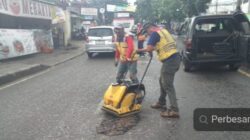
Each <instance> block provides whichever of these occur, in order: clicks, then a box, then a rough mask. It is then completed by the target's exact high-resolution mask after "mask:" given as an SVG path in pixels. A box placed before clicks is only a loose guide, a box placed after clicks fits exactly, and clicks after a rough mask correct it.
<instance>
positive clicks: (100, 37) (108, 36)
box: [86, 26, 115, 58]
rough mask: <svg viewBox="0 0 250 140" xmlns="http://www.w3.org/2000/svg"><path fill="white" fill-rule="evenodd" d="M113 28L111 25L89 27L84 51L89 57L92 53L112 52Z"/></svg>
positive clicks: (113, 45)
mask: <svg viewBox="0 0 250 140" xmlns="http://www.w3.org/2000/svg"><path fill="white" fill-rule="evenodd" d="M114 38H115V33H114V28H113V27H111V26H96V27H91V28H90V29H89V31H88V39H87V44H86V52H87V54H88V57H89V58H91V57H92V54H93V53H114V52H115V44H114V41H115V40H114Z"/></svg>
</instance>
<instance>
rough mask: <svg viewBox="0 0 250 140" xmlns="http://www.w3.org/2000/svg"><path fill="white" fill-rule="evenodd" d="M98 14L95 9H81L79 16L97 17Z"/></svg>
mask: <svg viewBox="0 0 250 140" xmlns="http://www.w3.org/2000/svg"><path fill="white" fill-rule="evenodd" d="M97 14H98V12H97V9H96V8H81V15H86V16H97Z"/></svg>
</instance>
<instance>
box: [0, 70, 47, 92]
mask: <svg viewBox="0 0 250 140" xmlns="http://www.w3.org/2000/svg"><path fill="white" fill-rule="evenodd" d="M50 70H51V68H49V69H47V70H45V71H42V72H39V73H37V74H33V75H31V76H27V77H26V78H22V79H21V80H18V81H16V82H12V83H10V84H7V85H4V86H2V87H0V90H3V89H6V88H8V87H11V86H14V85H17V84H20V83H22V82H25V81H27V80H30V79H32V78H35V77H38V76H40V75H43V74H45V73H47V72H48V71H50Z"/></svg>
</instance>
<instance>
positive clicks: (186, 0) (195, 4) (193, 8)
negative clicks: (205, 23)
mask: <svg viewBox="0 0 250 140" xmlns="http://www.w3.org/2000/svg"><path fill="white" fill-rule="evenodd" d="M180 1H181V3H182V5H183V12H184V13H186V16H188V17H192V16H195V15H199V14H200V13H204V12H206V9H207V8H208V5H207V4H208V3H210V2H211V0H180Z"/></svg>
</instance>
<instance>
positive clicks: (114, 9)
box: [106, 4, 136, 12]
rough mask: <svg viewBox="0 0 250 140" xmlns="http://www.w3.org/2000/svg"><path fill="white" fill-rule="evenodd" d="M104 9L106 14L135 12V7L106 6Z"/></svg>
mask: <svg viewBox="0 0 250 140" xmlns="http://www.w3.org/2000/svg"><path fill="white" fill-rule="evenodd" d="M106 8H107V11H108V12H135V10H136V6H135V5H128V6H119V5H112V4H107V6H106Z"/></svg>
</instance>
